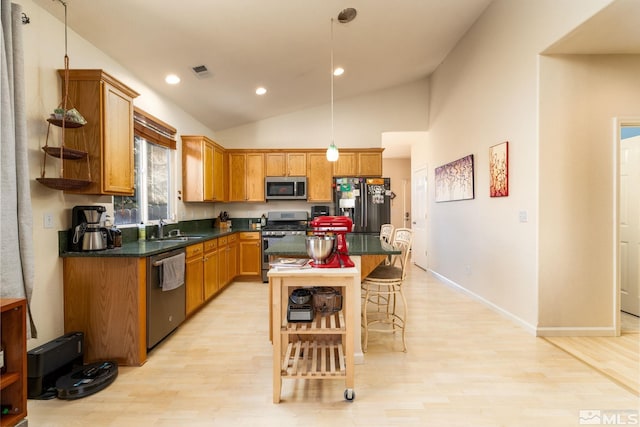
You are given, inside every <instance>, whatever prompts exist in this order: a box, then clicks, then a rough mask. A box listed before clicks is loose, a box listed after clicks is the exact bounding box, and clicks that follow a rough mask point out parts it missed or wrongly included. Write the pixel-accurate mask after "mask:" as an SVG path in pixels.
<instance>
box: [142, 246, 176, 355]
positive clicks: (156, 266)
mask: <svg viewBox="0 0 640 427" xmlns="http://www.w3.org/2000/svg"><path fill="white" fill-rule="evenodd" d="M179 254H184V249H176V250H173V251H169V252H164V253H161V254H158V255H154V256H151V257H148V259H147V349H150V348H152V347H154V346H155V345H156V344H158V343H159V342H160V341H162V339H163V338H165V337H166V336H167V335H169V334H170V333H171V332H173V331H174V330H175V329H176V328H177V327H178V326H179V325H180V324H181V323H182V322H183V321H184V319H185V285H184V283H183V284H182V285H181V286H179V287H177V288H175V289H172V290H169V291H165V290H163V289H162V273H163V265H162V261H163V260H165V259H167V258H170V257H173V256H175V255H179Z"/></svg>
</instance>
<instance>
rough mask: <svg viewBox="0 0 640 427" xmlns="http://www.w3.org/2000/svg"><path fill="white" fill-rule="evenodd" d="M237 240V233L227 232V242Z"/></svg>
mask: <svg viewBox="0 0 640 427" xmlns="http://www.w3.org/2000/svg"><path fill="white" fill-rule="evenodd" d="M236 241H238V233H233V234H229V235H228V236H227V243H233V242H236Z"/></svg>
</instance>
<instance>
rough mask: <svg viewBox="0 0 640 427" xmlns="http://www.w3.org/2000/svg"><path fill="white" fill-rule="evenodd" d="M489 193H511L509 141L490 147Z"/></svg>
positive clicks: (497, 195)
mask: <svg viewBox="0 0 640 427" xmlns="http://www.w3.org/2000/svg"><path fill="white" fill-rule="evenodd" d="M489 195H490V196H491V197H506V196H508V195H509V141H505V142H502V143H500V144H496V145H494V146H492V147H489Z"/></svg>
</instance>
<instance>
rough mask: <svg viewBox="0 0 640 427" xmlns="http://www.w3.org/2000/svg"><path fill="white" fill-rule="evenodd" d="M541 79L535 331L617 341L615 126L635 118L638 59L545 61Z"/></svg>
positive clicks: (639, 110) (638, 104)
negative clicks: (598, 334) (610, 336)
mask: <svg viewBox="0 0 640 427" xmlns="http://www.w3.org/2000/svg"><path fill="white" fill-rule="evenodd" d="M540 76H541V85H540V171H541V173H540V251H539V253H540V255H539V257H540V285H539V286H540V294H539V298H540V314H539V315H540V318H539V325H540V327H541V328H542V329H543V331H544V333H545V334H547V335H551V334H555V335H557V334H565V333H571V334H579V333H585V334H587V333H589V331H588V330H589V329H594V330H598V329H600V330H602V331H603V332H604V331H606V330H608V331H610V332H611V333H614V332H615V331H614V314H615V311H614V307H615V298H616V295H615V294H614V292H613V289H614V280H615V277H614V271H615V270H614V266H615V264H614V257H613V253H614V249H615V247H616V246H617V244H618V243H617V241H616V239H615V237H614V236H615V217H614V200H615V199H614V183H615V174H616V170H615V164H616V156H617V148H616V140H615V138H614V123H613V118H614V117H631V116H635V117H638V116H640V99H639V97H638V94H639V93H640V81H639V80H638V76H640V55H559V56H549V57H542V58H541V61H540ZM582 328H583V329H585V330H581V329H582Z"/></svg>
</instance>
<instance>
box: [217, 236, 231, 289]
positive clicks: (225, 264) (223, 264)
mask: <svg viewBox="0 0 640 427" xmlns="http://www.w3.org/2000/svg"><path fill="white" fill-rule="evenodd" d="M228 282H229V236H223V237H219V238H218V287H219V289H222V288H224V287H225V285H226V284H227V283H228Z"/></svg>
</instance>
